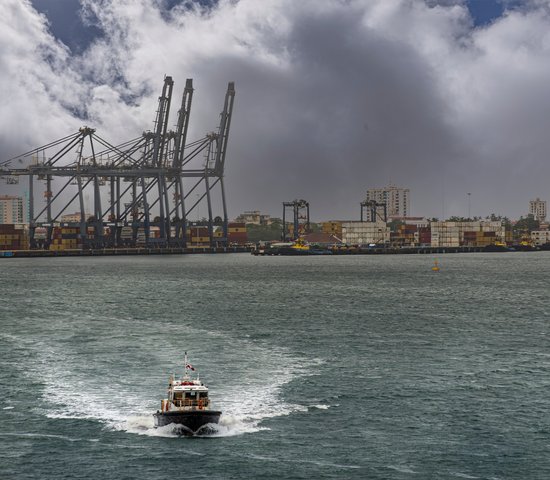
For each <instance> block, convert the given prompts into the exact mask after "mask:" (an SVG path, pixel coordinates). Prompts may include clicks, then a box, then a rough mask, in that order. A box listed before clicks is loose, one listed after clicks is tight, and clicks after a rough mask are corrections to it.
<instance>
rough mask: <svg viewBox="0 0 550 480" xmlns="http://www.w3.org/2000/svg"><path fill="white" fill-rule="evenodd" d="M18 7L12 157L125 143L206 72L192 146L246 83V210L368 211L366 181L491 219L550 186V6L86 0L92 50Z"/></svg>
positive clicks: (236, 156) (235, 200) (241, 129)
mask: <svg viewBox="0 0 550 480" xmlns="http://www.w3.org/2000/svg"><path fill="white" fill-rule="evenodd" d="M516 3H517V2H516ZM8 4H9V5H8V8H6V7H5V8H6V10H7V11H9V12H11V14H12V16H11V17H10V16H9V15H8V16H7V17H6V16H4V19H3V21H4V22H5V23H6V25H5V28H4V29H3V30H2V31H3V34H1V35H3V37H4V43H5V44H7V45H10V47H11V48H10V51H8V50H6V51H4V52H3V54H2V56H1V57H0V61H2V62H3V65H4V66H5V68H4V69H3V70H2V72H3V73H2V75H0V83H1V85H2V86H4V87H5V88H6V90H5V91H7V92H9V95H8V96H7V97H6V98H8V99H9V100H5V101H4V115H3V121H4V125H5V126H6V125H8V124H9V127H8V128H12V130H11V132H12V133H13V135H11V136H9V137H8V136H7V135H6V130H4V139H3V140H4V142H3V143H2V145H3V146H2V148H3V149H4V152H6V151H7V149H6V145H11V146H14V145H16V144H19V145H21V147H24V148H21V149H20V150H24V149H26V148H27V146H28V147H30V146H31V145H36V144H40V143H44V142H45V141H47V140H50V139H53V138H58V137H60V136H64V135H65V134H67V133H69V132H70V131H73V130H72V128H73V127H74V126H76V125H80V124H81V123H82V122H83V121H84V120H85V121H86V123H90V122H92V123H93V126H95V127H97V128H98V130H99V131H103V132H108V135H106V136H108V137H109V139H111V140H112V141H113V142H115V141H118V140H124V139H126V138H131V137H134V136H136V135H139V133H140V132H141V131H142V130H144V129H148V128H151V125H152V120H153V117H154V112H155V110H156V102H157V97H158V94H159V92H160V88H161V86H162V78H163V76H164V75H165V74H169V75H172V76H173V77H174V79H175V82H176V89H175V97H174V102H175V104H178V103H179V96H180V95H181V91H182V88H183V85H184V81H185V78H187V77H193V78H194V79H195V88H196V91H195V97H194V105H193V115H192V120H191V132H190V133H191V137H192V138H196V137H199V136H202V135H203V134H204V133H205V132H207V131H210V130H213V129H215V128H216V124H217V120H218V113H219V111H220V109H221V104H222V100H223V94H224V91H225V87H226V85H227V81H229V80H235V82H236V88H237V97H236V102H235V112H234V119H233V123H232V132H231V138H230V144H229V150H228V158H227V174H226V177H227V178H226V186H227V194H228V197H229V200H230V204H231V212H230V213H231V214H232V215H237V214H238V213H240V212H241V211H242V210H245V209H261V210H263V211H265V212H267V213H271V214H275V215H279V214H280V212H281V202H283V201H288V200H292V199H294V198H296V197H302V198H306V199H307V200H309V201H310V203H311V206H312V212H313V214H314V217H315V218H316V219H321V218H329V217H332V218H338V217H339V218H356V217H357V216H358V211H359V209H358V204H359V202H360V201H361V200H362V199H363V198H364V194H365V190H366V188H368V187H372V186H382V185H385V184H387V183H388V182H390V181H391V182H393V183H395V184H398V185H402V186H406V187H409V188H411V194H412V206H413V213H414V214H425V215H429V216H432V215H436V216H441V214H442V213H443V212H444V213H445V214H446V215H452V214H459V215H460V214H464V208H465V206H466V192H470V193H472V195H471V200H472V213H473V214H476V215H477V214H480V215H481V214H482V215H485V214H488V213H490V212H492V211H496V212H500V213H506V214H509V215H519V214H521V213H524V212H525V209H526V208H527V202H528V200H529V199H530V198H531V197H534V196H540V197H543V198H544V197H545V195H548V193H550V192H548V190H549V189H548V187H547V185H546V184H547V182H546V180H545V178H547V177H548V175H550V167H549V166H548V162H547V160H546V157H547V152H548V150H549V149H550V140H549V139H548V135H547V134H546V126H547V123H548V119H547V112H548V111H550V103H549V102H550V96H549V95H548V85H549V84H550V82H549V80H550V65H548V62H547V58H548V54H549V49H550V47H548V45H550V39H549V35H550V34H549V33H548V32H549V31H550V28H549V27H550V18H549V16H548V13H547V8H546V7H547V4H548V2H542V1H533V2H527V3H524V4H522V5H520V6H519V7H518V6H517V5H512V3H509V2H507V3H506V4H505V5H506V9H507V10H506V9H505V13H504V14H503V16H502V17H501V18H495V19H493V21H491V22H488V23H484V22H479V21H474V20H472V18H471V17H470V15H469V13H468V10H467V8H466V6H467V2H464V1H458V0H457V1H452V0H449V1H447V0H445V1H442V0H438V1H432V0H430V1H426V2H422V1H420V0H417V1H413V0H370V1H366V0H350V1H345V2H344V1H337V0H319V1H303V2H292V1H288V0H265V1H263V2H254V1H251V0H241V1H240V2H231V1H228V0H227V1H220V2H203V5H202V6H201V5H200V4H198V3H193V2H175V1H169V2H167V1H164V2H153V1H146V0H139V1H138V0H133V1H129V0H119V1H110V0H100V1H91V0H82V1H81V4H82V8H83V9H84V11H85V12H86V18H88V19H89V20H93V24H94V25H95V27H96V28H97V29H98V31H101V35H100V36H97V38H95V39H92V40H93V41H92V42H91V43H90V44H89V45H88V47H87V48H85V49H84V50H83V51H82V52H81V53H78V54H75V53H74V52H70V51H69V50H68V49H66V48H65V47H64V45H63V44H62V43H60V42H56V41H55V39H54V38H52V35H51V34H50V32H49V30H48V28H49V27H48V25H47V24H46V23H45V22H44V18H43V17H42V19H41V17H38V16H37V15H36V12H35V11H33V10H32V8H30V4H29V3H28V2H16V1H15V0H10V1H9V2H8ZM520 7H521V8H520ZM10 18H11V20H10ZM29 25H32V28H29ZM52 25H53V24H52ZM6 29H7V30H6ZM6 32H7V33H6ZM58 38H59V37H58ZM12 51H13V52H14V53H13V54H12V53H11V52H12ZM41 51H42V52H44V51H46V52H48V55H43V54H39V52H41ZM14 79H25V80H26V83H25V84H24V85H26V86H27V87H26V88H25V87H19V83H17V82H16V81H14ZM37 86H38V87H39V88H37ZM29 87H30V88H29ZM172 110H173V111H174V112H176V111H177V107H173V109H172ZM52 116H53V121H51V122H48V123H46V124H44V121H43V119H44V118H49V117H52ZM83 117H85V118H83ZM8 119H9V120H8ZM14 119H15V121H14ZM37 119H40V120H37ZM173 123H175V116H174V120H173ZM23 125H24V126H25V128H21V127H23ZM15 127H17V128H15ZM67 129H68V130H69V132H68V131H67ZM23 132H24V133H23ZM29 144H30V145H29ZM10 148H11V147H10Z"/></svg>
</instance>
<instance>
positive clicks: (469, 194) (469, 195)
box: [466, 192, 472, 220]
mask: <svg viewBox="0 0 550 480" xmlns="http://www.w3.org/2000/svg"><path fill="white" fill-rule="evenodd" d="M466 195H468V220H470V197H471V196H472V194H471V193H470V192H468V193H467V194H466Z"/></svg>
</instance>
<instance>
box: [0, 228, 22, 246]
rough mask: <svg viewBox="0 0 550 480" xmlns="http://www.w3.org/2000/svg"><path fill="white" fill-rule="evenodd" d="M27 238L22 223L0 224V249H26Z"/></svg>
mask: <svg viewBox="0 0 550 480" xmlns="http://www.w3.org/2000/svg"><path fill="white" fill-rule="evenodd" d="M28 248H29V238H28V231H27V229H26V226H25V225H23V224H8V223H4V224H0V250H27V249H28Z"/></svg>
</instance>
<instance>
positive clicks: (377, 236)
mask: <svg viewBox="0 0 550 480" xmlns="http://www.w3.org/2000/svg"><path fill="white" fill-rule="evenodd" d="M389 241H390V227H388V225H387V224H386V223H384V222H342V243H345V244H347V245H368V244H371V243H376V244H378V245H380V244H386V243H389Z"/></svg>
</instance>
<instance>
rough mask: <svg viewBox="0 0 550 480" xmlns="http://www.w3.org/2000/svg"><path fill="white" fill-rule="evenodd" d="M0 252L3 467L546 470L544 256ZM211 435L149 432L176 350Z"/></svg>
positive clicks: (547, 304) (22, 474) (15, 473)
mask: <svg viewBox="0 0 550 480" xmlns="http://www.w3.org/2000/svg"><path fill="white" fill-rule="evenodd" d="M432 262H433V258H432V257H428V256H352V257H311V258H309V257H253V256H251V255H247V254H233V255H195V256H193V255H190V256H167V257H157V256H155V257H140V258H136V257H118V258H105V257H102V258H82V259H80V258H60V259H5V260H3V261H2V262H0V279H1V285H2V287H1V293H0V297H1V303H0V327H1V330H0V359H1V369H0V387H1V397H0V478H6V479H11V478H13V479H23V478H33V479H36V478H41V479H63V478H87V479H88V478H90V479H100V478H109V479H111V478H113V479H130V478H131V479H165V478H172V477H174V478H208V479H218V478H220V479H226V478H227V479H238V478H239V479H240V478H274V479H275V478H276V479H279V478H281V479H294V478H297V479H298V478H303V479H310V478H311V479H320V478H336V479H340V478H342V479H347V478H357V479H359V478H365V479H409V478H413V479H432V478H433V479H446V478H450V479H452V478H480V479H548V478H550V414H549V408H550V295H549V293H550V292H549V279H550V254H549V253H544V252H540V253H538V252H537V253H508V254H470V255H468V254H459V255H445V256H442V257H441V258H440V262H441V271H440V272H439V273H434V272H432V271H431V266H432ZM184 350H188V352H189V354H190V355H191V361H192V363H193V364H194V365H195V366H196V367H197V368H198V370H199V371H200V373H201V375H202V378H203V379H204V380H205V381H206V383H207V384H208V385H209V386H210V390H211V398H212V400H213V403H214V405H215V406H216V407H219V408H220V409H221V410H223V412H224V414H223V416H222V421H221V424H220V425H219V427H218V431H217V433H216V434H215V435H214V436H213V437H208V438H181V437H177V436H175V435H174V434H173V433H172V432H171V430H170V428H168V427H166V428H162V429H154V428H153V422H152V417H151V414H152V413H153V412H154V411H155V410H156V409H157V408H158V407H159V404H160V398H161V397H162V396H163V394H164V392H165V389H166V385H167V378H168V376H169V374H170V373H171V372H172V371H174V370H176V372H181V363H182V360H183V358H182V355H183V351H184Z"/></svg>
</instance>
